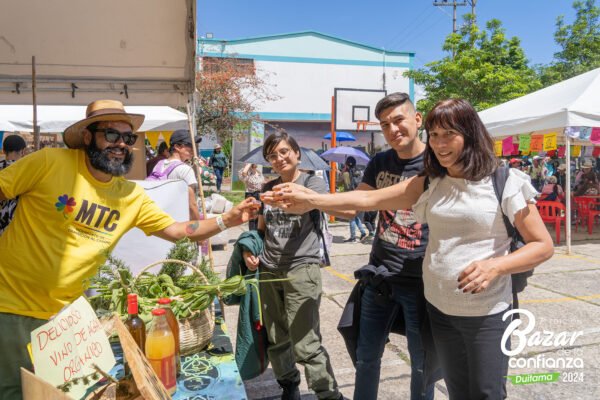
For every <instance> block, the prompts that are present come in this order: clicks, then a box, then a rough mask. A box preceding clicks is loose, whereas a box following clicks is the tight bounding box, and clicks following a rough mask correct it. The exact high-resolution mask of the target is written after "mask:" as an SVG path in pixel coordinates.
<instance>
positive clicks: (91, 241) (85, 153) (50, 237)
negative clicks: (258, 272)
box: [0, 100, 257, 399]
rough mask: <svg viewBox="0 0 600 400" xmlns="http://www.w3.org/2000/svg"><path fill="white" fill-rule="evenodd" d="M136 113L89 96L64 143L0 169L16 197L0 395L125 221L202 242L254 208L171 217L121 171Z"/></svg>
mask: <svg viewBox="0 0 600 400" xmlns="http://www.w3.org/2000/svg"><path fill="white" fill-rule="evenodd" d="M143 121H144V116H143V115H139V114H130V113H127V112H126V111H125V109H124V107H123V104H121V102H119V101H114V100H98V101H94V102H93V103H91V104H89V105H88V107H87V110H86V118H85V119H83V120H81V121H79V122H77V123H75V124H73V125H71V126H70V127H68V128H67V129H66V130H65V131H64V133H63V139H64V142H65V144H66V145H67V147H69V149H53V148H45V149H43V150H40V151H37V152H35V153H33V154H31V155H29V156H27V157H25V158H23V159H22V160H20V161H19V162H18V163H16V164H14V165H12V166H11V167H10V168H7V169H5V170H2V171H0V200H4V199H7V198H15V197H17V196H19V206H18V207H17V211H16V213H15V219H14V220H13V221H12V223H11V224H10V225H9V226H8V229H7V230H6V231H5V232H4V234H3V235H2V236H0V254H1V256H0V349H1V350H2V357H1V358H0V394H1V396H0V397H2V399H20V398H21V380H20V371H19V367H26V368H29V369H31V368H32V365H31V361H30V358H29V355H28V352H27V343H28V342H29V341H30V332H31V331H32V330H34V329H35V328H37V327H39V326H40V325H42V324H44V323H46V322H47V320H48V319H49V318H50V317H52V316H53V315H54V314H56V313H57V312H58V311H60V310H61V308H62V307H63V306H65V305H67V304H69V303H71V302H72V301H74V300H75V299H77V298H78V297H79V296H81V295H82V294H83V290H84V289H85V282H87V281H88V280H89V279H90V278H91V277H92V276H94V275H95V274H96V272H97V268H98V266H99V265H101V264H102V263H103V262H104V260H105V257H104V255H103V254H104V253H105V251H106V250H112V249H113V248H114V246H115V245H116V243H117V241H118V240H119V239H120V238H121V236H123V234H125V232H127V231H128V230H129V229H131V228H133V227H138V228H140V229H141V230H143V231H144V232H145V233H146V234H147V235H154V236H158V237H161V238H163V239H166V240H170V241H176V240H178V239H181V238H184V237H186V236H187V237H189V238H191V239H192V240H193V241H199V240H204V239H206V238H208V237H210V236H212V235H214V234H216V233H218V232H220V231H222V230H224V229H226V228H227V227H231V226H234V225H239V224H241V223H243V222H246V221H248V220H249V219H250V218H252V217H253V214H254V213H255V211H256V208H257V207H256V206H255V205H254V204H253V203H252V200H251V199H248V200H246V201H244V202H242V203H241V204H240V205H238V206H236V207H234V208H233V209H232V210H231V211H229V212H227V213H225V214H223V215H222V216H220V217H217V218H213V219H209V220H204V221H188V222H176V221H175V220H174V219H173V218H172V217H170V216H169V215H168V214H166V213H165V212H163V211H162V210H161V209H160V208H159V207H158V206H157V205H156V204H155V203H154V202H153V201H152V200H151V199H150V198H149V197H148V196H147V195H146V193H145V192H144V190H143V189H142V188H141V187H140V186H138V185H136V184H135V183H133V182H130V181H127V180H126V179H124V178H123V175H125V174H126V173H127V172H128V171H129V170H130V168H131V165H132V161H133V158H132V157H133V156H132V147H133V145H134V144H135V142H136V140H137V138H138V136H137V134H136V133H135V132H136V131H137V130H138V129H139V128H140V126H141V125H142V122H143Z"/></svg>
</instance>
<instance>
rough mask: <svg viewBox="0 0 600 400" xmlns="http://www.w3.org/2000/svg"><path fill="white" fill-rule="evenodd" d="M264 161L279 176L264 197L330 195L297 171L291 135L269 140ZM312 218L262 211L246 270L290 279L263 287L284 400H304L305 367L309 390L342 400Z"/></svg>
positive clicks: (311, 177)
mask: <svg viewBox="0 0 600 400" xmlns="http://www.w3.org/2000/svg"><path fill="white" fill-rule="evenodd" d="M263 156H264V158H265V160H267V161H268V162H269V163H270V164H271V167H272V169H273V171H274V172H275V173H277V174H278V175H279V177H278V178H276V179H274V180H272V181H270V182H268V183H266V184H265V186H264V188H263V192H264V191H270V190H272V188H273V186H274V185H277V184H281V183H284V182H290V183H296V184H297V185H300V186H303V187H304V188H306V190H309V191H314V192H316V193H327V185H326V184H325V181H324V180H323V179H321V178H319V177H317V176H315V175H314V174H313V175H309V174H307V173H305V172H302V171H300V170H299V167H300V162H301V161H300V158H301V153H300V147H299V146H298V143H297V142H296V140H295V139H294V138H293V137H291V136H288V134H287V133H285V132H278V133H275V134H272V135H271V136H269V137H268V138H267V139H266V140H265V144H264V146H263ZM314 214H315V213H310V212H307V213H304V214H302V215H294V214H288V213H286V212H285V211H283V210H282V209H280V208H275V207H271V206H269V205H264V207H263V208H262V209H261V212H260V213H259V217H258V231H259V233H261V234H262V235H264V249H263V252H262V254H260V255H259V256H254V255H252V254H251V253H250V252H247V251H246V252H244V259H245V262H246V266H247V267H248V269H249V270H251V271H254V270H256V269H257V268H259V267H260V271H261V277H262V278H263V279H273V278H284V279H286V278H287V279H289V280H287V281H283V282H271V283H265V284H262V285H261V287H260V295H261V299H262V303H263V318H264V323H265V327H266V329H267V336H268V338H269V347H268V353H269V360H270V361H271V367H272V368H273V372H274V373H275V376H276V378H277V381H278V382H279V385H280V386H281V388H282V389H283V395H282V397H281V398H282V399H300V391H299V388H298V385H299V384H300V372H299V371H298V369H297V368H296V363H300V364H302V365H303V366H304V369H305V375H306V380H307V383H308V387H309V388H311V389H312V390H313V391H314V392H315V393H316V395H317V397H318V398H319V399H339V398H342V396H341V394H340V392H339V391H338V385H337V382H336V380H335V377H334V375H333V369H332V368H331V363H330V361H329V355H328V354H327V351H326V350H325V348H324V347H323V345H322V344H321V333H320V320H319V304H320V302H321V271H320V245H319V237H318V236H317V231H316V224H315V219H314V218H315V215H314ZM317 215H319V213H317Z"/></svg>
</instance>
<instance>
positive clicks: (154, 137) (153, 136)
mask: <svg viewBox="0 0 600 400" xmlns="http://www.w3.org/2000/svg"><path fill="white" fill-rule="evenodd" d="M158 135H160V132H146V139H148V142H150V146H152V148H154V149H155V148H156V146H158Z"/></svg>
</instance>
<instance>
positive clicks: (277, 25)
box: [197, 0, 575, 67]
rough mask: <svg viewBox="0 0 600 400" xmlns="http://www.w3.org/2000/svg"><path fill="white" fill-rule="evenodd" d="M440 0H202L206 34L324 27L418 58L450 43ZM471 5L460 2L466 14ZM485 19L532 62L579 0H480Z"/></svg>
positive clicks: (201, 30) (545, 57)
mask: <svg viewBox="0 0 600 400" xmlns="http://www.w3.org/2000/svg"><path fill="white" fill-rule="evenodd" d="M432 3H433V1H432V0H394V1H392V0H369V1H366V0H362V1H357V0H346V1H344V0H319V1H315V0H302V1H298V0H287V1H286V0H279V1H275V0H212V1H207V0H198V20H197V26H198V36H199V37H200V36H204V35H205V34H206V33H207V32H211V33H213V34H214V37H215V38H217V39H241V38H246V37H254V36H263V35H274V34H281V33H290V32H300V31H308V30H311V31H317V32H321V33H324V34H328V35H332V36H336V37H339V38H342V39H347V40H351V41H355V42H359V43H363V44H366V45H369V46H374V47H380V48H381V47H383V48H385V49H386V50H390V51H412V52H415V53H416V59H415V66H416V67H421V66H423V65H424V64H425V63H428V62H431V61H434V60H438V59H440V58H442V57H443V56H444V53H443V52H442V50H441V46H442V43H443V41H444V39H445V37H446V35H447V34H448V33H450V32H451V30H452V7H434V6H433V5H432ZM470 10H471V8H470V7H469V6H465V7H459V8H458V23H459V24H460V23H462V18H461V15H462V14H464V13H467V12H470ZM476 14H477V22H478V24H479V25H480V26H482V23H483V22H484V21H488V20H490V19H492V18H496V19H499V20H500V21H502V24H503V26H504V28H505V29H506V33H507V35H508V36H518V37H519V38H520V39H521V45H522V47H523V48H524V50H525V54H526V55H527V58H528V59H529V61H530V63H531V64H540V63H544V64H545V63H548V62H550V61H551V60H552V56H553V54H554V53H555V52H556V51H558V50H559V48H558V47H557V46H556V44H555V43H554V32H555V24H556V17H558V16H559V15H564V16H565V19H566V22H567V23H571V22H572V21H573V18H574V15H575V13H574V11H573V8H572V1H571V0H478V1H477V8H476Z"/></svg>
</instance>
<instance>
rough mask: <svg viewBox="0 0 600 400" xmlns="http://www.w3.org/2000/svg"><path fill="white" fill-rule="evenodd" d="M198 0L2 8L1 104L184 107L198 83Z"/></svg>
mask: <svg viewBox="0 0 600 400" xmlns="http://www.w3.org/2000/svg"><path fill="white" fill-rule="evenodd" d="M195 21H196V1H195V0H170V1H164V0H127V1H122V0H103V1H101V2H93V1H81V0H61V1H47V0H20V1H10V2H9V1H7V2H4V4H3V6H2V12H0V104H32V103H33V100H32V84H33V79H32V73H33V69H32V57H34V56H35V70H36V73H35V74H36V79H35V82H36V94H37V103H38V104H60V105H64V104H74V105H87V104H88V103H90V102H92V101H94V100H98V99H115V100H120V101H122V102H123V103H124V104H125V106H128V105H161V106H173V107H177V106H181V107H185V106H186V105H187V104H188V101H189V96H190V95H191V94H192V93H193V90H194V79H195V65H196V61H195V54H196V51H195V49H196V40H195V38H196V34H195V26H196V25H195Z"/></svg>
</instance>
